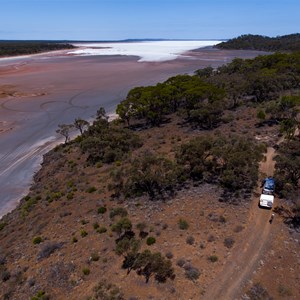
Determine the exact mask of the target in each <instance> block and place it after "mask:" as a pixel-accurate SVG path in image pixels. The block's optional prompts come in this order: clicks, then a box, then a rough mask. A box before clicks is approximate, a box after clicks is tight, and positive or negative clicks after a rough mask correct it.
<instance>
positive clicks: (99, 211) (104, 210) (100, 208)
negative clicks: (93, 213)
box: [98, 206, 107, 214]
mask: <svg viewBox="0 0 300 300" xmlns="http://www.w3.org/2000/svg"><path fill="white" fill-rule="evenodd" d="M106 211H107V209H106V207H105V206H101V207H99V208H98V214H104V213H106Z"/></svg>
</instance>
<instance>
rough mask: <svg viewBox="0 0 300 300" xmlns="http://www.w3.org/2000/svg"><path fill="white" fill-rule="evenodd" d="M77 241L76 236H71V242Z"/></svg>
mask: <svg viewBox="0 0 300 300" xmlns="http://www.w3.org/2000/svg"><path fill="white" fill-rule="evenodd" d="M77 242H78V239H77V237H76V236H73V237H72V243H73V244H75V243H77Z"/></svg>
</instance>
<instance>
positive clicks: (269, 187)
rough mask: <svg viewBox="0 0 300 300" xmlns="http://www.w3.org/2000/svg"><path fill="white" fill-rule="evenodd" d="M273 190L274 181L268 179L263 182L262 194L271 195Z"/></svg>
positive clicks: (270, 178)
mask: <svg viewBox="0 0 300 300" xmlns="http://www.w3.org/2000/svg"><path fill="white" fill-rule="evenodd" d="M274 190H275V180H274V178H272V177H268V178H266V179H265V180H264V183H263V189H262V193H263V194H268V195H273V194H274Z"/></svg>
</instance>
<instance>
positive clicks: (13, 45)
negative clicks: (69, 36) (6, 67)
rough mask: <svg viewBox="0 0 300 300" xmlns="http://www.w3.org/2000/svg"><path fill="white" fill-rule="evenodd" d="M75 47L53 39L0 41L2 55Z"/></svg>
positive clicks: (0, 54) (0, 53)
mask: <svg viewBox="0 0 300 300" xmlns="http://www.w3.org/2000/svg"><path fill="white" fill-rule="evenodd" d="M73 48H76V47H75V46H73V45H71V44H67V43H61V42H53V41H0V57H1V56H14V55H26V54H35V53H41V52H47V51H53V50H62V49H73Z"/></svg>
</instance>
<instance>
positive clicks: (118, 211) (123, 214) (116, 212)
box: [109, 207, 128, 219]
mask: <svg viewBox="0 0 300 300" xmlns="http://www.w3.org/2000/svg"><path fill="white" fill-rule="evenodd" d="M127 215H128V212H127V210H126V209H125V208H123V207H116V208H113V209H112V210H111V211H110V214H109V217H110V218H111V219H113V218H114V217H115V216H120V217H126V216H127Z"/></svg>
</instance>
